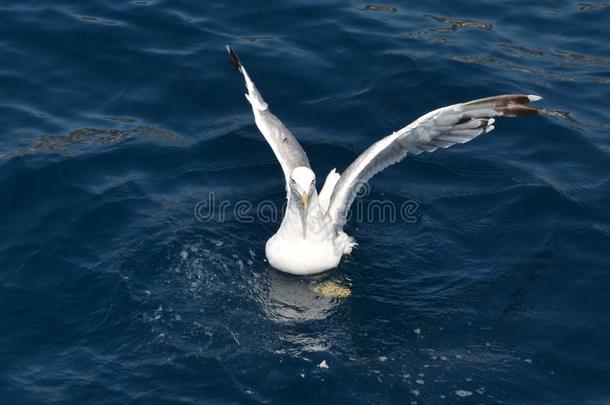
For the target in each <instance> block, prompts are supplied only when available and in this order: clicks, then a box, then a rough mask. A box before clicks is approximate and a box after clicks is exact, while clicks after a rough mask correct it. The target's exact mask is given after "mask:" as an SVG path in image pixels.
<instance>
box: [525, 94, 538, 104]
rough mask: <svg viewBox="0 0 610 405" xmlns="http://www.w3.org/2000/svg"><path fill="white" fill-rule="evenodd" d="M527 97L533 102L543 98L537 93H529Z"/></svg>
mask: <svg viewBox="0 0 610 405" xmlns="http://www.w3.org/2000/svg"><path fill="white" fill-rule="evenodd" d="M527 98H528V99H529V101H531V102H535V101H540V100H542V96H538V95H536V94H528V95H527Z"/></svg>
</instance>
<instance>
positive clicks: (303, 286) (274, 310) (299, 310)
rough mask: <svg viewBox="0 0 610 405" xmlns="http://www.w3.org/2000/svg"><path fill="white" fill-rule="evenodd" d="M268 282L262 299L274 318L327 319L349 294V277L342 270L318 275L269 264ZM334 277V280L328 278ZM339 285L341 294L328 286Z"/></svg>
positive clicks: (262, 285) (266, 309)
mask: <svg viewBox="0 0 610 405" xmlns="http://www.w3.org/2000/svg"><path fill="white" fill-rule="evenodd" d="M263 277H264V282H263V283H261V285H260V288H261V289H262V291H259V293H260V294H261V298H260V299H258V302H259V305H261V307H262V310H263V311H264V312H265V314H267V316H268V317H269V319H271V320H273V321H274V322H288V323H292V322H306V321H314V320H321V319H325V318H327V317H328V316H330V315H332V313H333V311H334V310H335V309H336V308H337V307H338V306H339V305H341V304H342V303H343V302H344V299H345V298H347V297H346V295H347V293H346V292H345V291H346V287H345V286H344V285H347V284H348V280H347V279H346V278H345V276H342V275H341V274H336V275H335V274H333V275H332V276H327V275H323V276H320V277H319V278H318V279H313V280H312V279H310V278H302V277H295V276H292V275H289V274H284V273H280V272H279V271H276V270H273V269H271V268H268V269H267V270H266V271H265V272H264V273H263ZM329 277H332V278H333V280H332V281H330V280H328V279H327V278H329ZM329 285H335V286H338V287H336V289H335V291H337V290H338V291H340V293H339V294H332V292H331V293H329V292H328V289H329V288H328V287H327V288H326V289H325V288H320V286H329Z"/></svg>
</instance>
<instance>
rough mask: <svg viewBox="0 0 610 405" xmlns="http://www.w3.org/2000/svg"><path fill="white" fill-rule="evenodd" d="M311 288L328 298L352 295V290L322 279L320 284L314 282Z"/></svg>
mask: <svg viewBox="0 0 610 405" xmlns="http://www.w3.org/2000/svg"><path fill="white" fill-rule="evenodd" d="M311 289H312V290H313V291H314V292H317V293H318V294H320V295H323V296H325V297H328V298H348V297H349V296H351V295H352V290H350V289H349V288H348V287H344V286H342V285H341V284H337V283H335V282H334V281H324V282H322V283H320V284H315V285H313V286H312V287H311Z"/></svg>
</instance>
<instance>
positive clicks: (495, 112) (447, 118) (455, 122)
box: [328, 94, 541, 226]
mask: <svg viewBox="0 0 610 405" xmlns="http://www.w3.org/2000/svg"><path fill="white" fill-rule="evenodd" d="M540 99H541V97H539V96H531V95H530V96H528V95H523V94H508V95H501V96H495V97H488V98H482V99H479V100H474V101H469V102H466V103H461V104H454V105H451V106H448V107H443V108H439V109H438V110H434V111H432V112H429V113H428V114H426V115H424V116H422V117H420V118H418V119H417V120H416V121H414V122H412V123H411V124H409V125H408V126H406V127H404V128H402V129H401V130H399V131H397V132H394V133H393V134H392V135H389V136H386V137H385V138H383V139H381V140H380V141H378V142H376V143H374V144H373V145H372V146H371V147H369V148H368V149H367V150H366V151H364V153H362V154H361V155H360V156H359V157H358V158H357V159H356V160H355V161H354V162H353V163H352V164H351V165H350V166H349V167H348V168H347V169H346V170H345V172H344V173H343V174H342V175H341V178H340V179H339V181H338V182H337V185H336V187H335V189H334V192H333V194H332V197H331V201H330V206H329V209H328V213H329V215H330V216H331V219H332V220H333V222H334V223H335V224H337V225H338V226H343V225H344V224H345V221H346V216H347V213H348V211H349V208H350V206H351V204H352V202H353V201H354V198H355V196H356V193H357V192H358V190H359V188H360V187H361V186H362V184H363V183H365V182H366V181H368V180H369V179H370V178H371V177H373V176H374V175H375V174H377V173H379V172H380V171H382V170H383V169H385V168H386V167H388V166H390V165H392V164H394V163H396V162H398V161H400V160H402V159H403V158H404V157H405V156H406V155H407V154H409V153H411V154H414V155H418V154H420V153H422V152H432V151H435V150H436V149H438V148H448V147H450V146H452V145H455V144H457V143H466V142H468V141H470V140H472V139H474V138H476V137H477V136H479V135H482V134H485V133H488V132H490V131H492V130H493V129H494V118H493V117H499V116H503V117H519V116H523V115H532V114H536V113H538V109H536V108H535V107H530V106H529V105H528V104H529V102H530V101H538V100H540Z"/></svg>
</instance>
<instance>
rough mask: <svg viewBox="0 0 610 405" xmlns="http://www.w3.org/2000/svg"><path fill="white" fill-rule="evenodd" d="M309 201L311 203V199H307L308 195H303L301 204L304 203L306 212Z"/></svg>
mask: <svg viewBox="0 0 610 405" xmlns="http://www.w3.org/2000/svg"><path fill="white" fill-rule="evenodd" d="M308 201H309V197H307V194H305V193H303V194H301V202H302V203H303V207H304V208H305V210H307V202H308Z"/></svg>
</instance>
